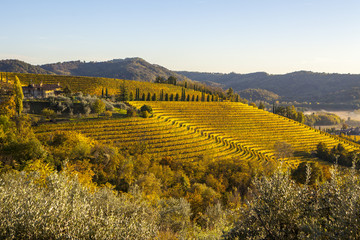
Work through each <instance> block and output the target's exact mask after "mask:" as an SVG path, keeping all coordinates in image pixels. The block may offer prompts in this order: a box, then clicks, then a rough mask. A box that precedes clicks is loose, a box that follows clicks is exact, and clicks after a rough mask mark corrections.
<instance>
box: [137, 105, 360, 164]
mask: <svg viewBox="0 0 360 240" xmlns="http://www.w3.org/2000/svg"><path fill="white" fill-rule="evenodd" d="M132 104H133V105H134V106H137V107H140V106H141V104H143V103H141V102H133V103H132ZM148 104H149V105H150V106H152V108H153V110H154V115H155V116H156V117H158V118H160V119H162V120H164V121H170V122H173V123H175V124H177V125H180V126H183V127H186V128H187V129H189V130H190V131H195V132H199V133H201V134H202V135H203V136H206V137H208V138H211V139H214V141H215V142H217V143H219V142H221V143H223V144H224V145H228V146H230V147H231V148H235V149H237V150H238V151H240V152H245V153H248V154H250V155H252V156H253V157H256V158H257V159H262V160H265V161H270V160H272V159H275V158H276V154H277V152H276V150H275V147H274V146H275V144H276V143H278V142H286V143H288V144H290V145H291V148H292V150H293V151H294V157H292V158H291V160H292V161H291V162H289V164H297V163H298V161H302V160H305V159H309V158H311V152H312V151H314V150H315V149H316V146H317V144H318V143H319V142H324V143H326V144H327V145H328V146H329V147H333V146H336V145H338V144H339V143H342V144H343V145H344V146H345V148H346V149H347V150H349V151H353V150H359V149H360V145H358V144H355V143H352V142H350V141H346V140H344V139H340V138H338V137H336V136H332V135H330V134H327V133H324V132H321V131H318V130H316V129H313V128H311V127H308V126H306V125H304V124H301V123H298V122H295V121H293V120H290V119H287V118H285V117H282V116H279V115H276V114H272V113H269V112H267V111H264V110H259V109H257V108H254V107H252V106H249V105H246V104H242V103H234V102H216V103H215V102H209V103H204V102H201V103H196V104H194V103H187V102H151V103H148ZM284 160H288V159H286V158H285V159H284Z"/></svg>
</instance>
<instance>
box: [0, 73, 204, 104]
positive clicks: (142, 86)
mask: <svg viewBox="0 0 360 240" xmlns="http://www.w3.org/2000/svg"><path fill="white" fill-rule="evenodd" d="M2 74H3V76H5V75H6V76H7V77H8V79H9V80H10V81H13V79H14V78H15V76H18V77H19V79H20V81H21V83H22V84H23V85H28V84H30V83H31V82H32V83H35V84H39V83H41V82H42V83H44V84H57V83H60V85H61V86H63V87H65V86H69V87H70V89H71V90H72V91H73V92H82V93H85V94H91V95H94V94H95V95H101V93H102V90H103V89H106V88H107V89H108V93H109V94H110V95H113V94H118V93H119V90H120V87H121V86H122V84H125V86H126V88H127V89H128V90H129V92H132V93H133V95H134V96H135V92H136V89H137V88H138V89H139V90H140V96H141V95H142V94H143V93H144V94H148V93H150V94H151V95H153V94H154V93H155V94H156V95H157V97H158V98H159V96H160V92H161V91H162V90H163V91H164V94H165V93H168V94H174V95H176V94H179V96H181V91H182V88H181V87H180V86H175V85H171V84H159V83H157V84H154V83H150V82H140V81H132V80H121V79H113V78H99V77H75V76H61V75H44V74H29V73H2ZM185 93H186V95H188V94H189V95H190V96H191V97H192V96H193V95H194V96H195V98H196V97H197V96H198V97H199V98H201V92H199V91H194V90H193V89H186V90H185ZM206 97H207V95H206Z"/></svg>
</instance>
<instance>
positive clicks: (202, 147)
mask: <svg viewBox="0 0 360 240" xmlns="http://www.w3.org/2000/svg"><path fill="white" fill-rule="evenodd" d="M35 131H36V133H37V136H38V137H39V138H41V137H42V135H48V134H51V133H54V132H56V131H77V132H80V133H82V134H84V135H85V136H87V137H91V138H93V139H95V140H97V141H98V142H100V143H107V144H114V145H116V146H118V147H120V148H125V149H129V148H132V147H134V146H136V147H139V148H144V149H146V152H147V153H149V154H152V155H154V156H158V157H164V156H170V157H173V158H174V159H196V158H199V157H201V158H204V157H211V158H231V157H246V156H245V155H244V153H239V151H238V150H237V149H234V148H231V147H230V146H226V145H224V144H222V143H221V142H215V141H214V140H213V139H211V138H208V137H205V136H203V135H202V134H201V133H199V132H193V131H189V130H188V129H187V128H183V127H181V126H179V125H177V124H175V123H173V122H170V121H163V120H160V119H158V118H147V119H144V118H124V119H114V120H92V121H83V122H76V123H64V124H56V125H41V126H39V127H37V128H36V129H35Z"/></svg>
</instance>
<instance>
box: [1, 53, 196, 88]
mask: <svg viewBox="0 0 360 240" xmlns="http://www.w3.org/2000/svg"><path fill="white" fill-rule="evenodd" d="M0 71H2V72H19V73H35V74H58V75H72V76H87V77H107V78H118V79H127V80H137V81H146V82H153V81H154V80H155V78H156V77H157V76H161V77H165V78H168V77H170V76H175V77H177V79H178V80H179V81H184V80H188V81H190V79H188V78H187V77H185V76H183V75H181V74H178V73H176V72H173V71H171V70H169V69H167V68H164V67H162V66H159V65H156V64H150V63H148V62H147V61H145V60H144V59H142V58H125V59H113V60H110V61H104V62H83V61H69V62H62V63H61V62H59V63H52V64H45V65H40V66H35V65H31V64H29V63H25V62H23V61H19V60H2V61H0Z"/></svg>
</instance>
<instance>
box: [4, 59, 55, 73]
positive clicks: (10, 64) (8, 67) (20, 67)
mask: <svg viewBox="0 0 360 240" xmlns="http://www.w3.org/2000/svg"><path fill="white" fill-rule="evenodd" d="M0 72H17V73H35V74H54V73H53V72H51V71H47V70H45V69H43V68H41V67H40V66H34V65H31V64H28V63H26V62H23V61H19V60H1V61H0Z"/></svg>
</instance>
